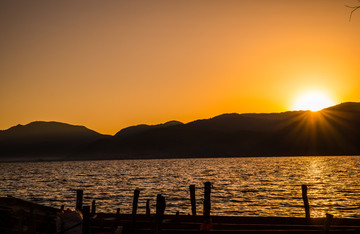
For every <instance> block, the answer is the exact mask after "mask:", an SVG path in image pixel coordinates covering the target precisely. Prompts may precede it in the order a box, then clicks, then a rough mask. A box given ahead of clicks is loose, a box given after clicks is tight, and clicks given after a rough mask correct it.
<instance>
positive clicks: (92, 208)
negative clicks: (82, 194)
mask: <svg viewBox="0 0 360 234" xmlns="http://www.w3.org/2000/svg"><path fill="white" fill-rule="evenodd" d="M95 213H96V205H95V200H93V201H92V203H91V215H95Z"/></svg>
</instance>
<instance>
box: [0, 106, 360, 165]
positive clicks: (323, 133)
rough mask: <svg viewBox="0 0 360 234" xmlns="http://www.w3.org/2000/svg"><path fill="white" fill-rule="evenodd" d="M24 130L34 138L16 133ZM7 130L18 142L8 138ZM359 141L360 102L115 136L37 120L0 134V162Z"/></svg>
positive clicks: (267, 152) (337, 146)
mask: <svg viewBox="0 0 360 234" xmlns="http://www.w3.org/2000/svg"><path fill="white" fill-rule="evenodd" d="M23 128H28V129H32V130H31V131H30V133H31V134H32V135H31V134H30V135H29V133H27V134H28V135H26V134H23V133H22V134H20V133H19V132H21V131H20V129H23ZM34 129H36V131H35V130H34ZM51 129H52V130H51ZM50 130H51V131H50ZM55 130H56V131H55ZM34 131H35V133H37V134H38V137H39V138H37V137H35V136H36V134H35V133H34ZM42 131H43V132H42ZM10 132H13V133H12V134H14V132H18V137H19V136H20V135H21V136H22V138H21V141H20V140H18V141H17V140H16V139H20V138H16V137H13V136H12V137H9V136H6V134H10ZM25 132H26V131H25ZM49 132H50V133H49ZM40 133H41V134H40ZM45 133H46V134H45ZM10 135H11V134H10ZM15 135H16V134H15ZM50 136H53V137H50ZM30 138H32V139H30ZM359 139H360V103H357V102H348V103H341V104H339V105H335V106H332V107H329V108H325V109H323V110H322V111H319V112H311V111H286V112H281V113H243V114H238V113H225V114H222V115H218V116H215V117H212V118H209V119H200V120H194V121H192V122H189V123H186V124H184V123H181V122H179V121H169V122H166V123H163V124H157V125H145V124H143V125H136V126H129V127H127V128H123V129H121V130H120V131H118V132H117V133H116V134H115V135H114V136H108V135H102V134H100V133H97V132H95V131H93V130H90V129H87V128H86V127H84V126H78V125H69V124H64V123H59V122H54V121H52V122H44V121H36V122H32V123H29V124H27V125H17V126H14V127H11V128H9V129H7V130H3V131H0V160H3V159H5V158H6V160H8V159H9V158H10V160H12V159H13V160H17V159H16V158H19V157H18V156H19V155H20V156H22V158H21V160H22V159H23V158H26V159H27V160H37V159H39V158H41V159H48V158H51V157H52V156H54V155H55V156H56V157H57V158H56V159H57V160H88V159H135V158H172V157H241V156H290V155H294V156H295V155H360V144H359V143H360V142H359ZM9 143H10V144H9Z"/></svg>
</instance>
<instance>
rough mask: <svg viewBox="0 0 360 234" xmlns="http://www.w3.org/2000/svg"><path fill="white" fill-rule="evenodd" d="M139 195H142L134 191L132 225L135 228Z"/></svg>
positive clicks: (137, 190) (136, 190) (138, 191)
mask: <svg viewBox="0 0 360 234" xmlns="http://www.w3.org/2000/svg"><path fill="white" fill-rule="evenodd" d="M139 194H140V190H139V189H135V190H134V200H133V208H132V225H133V226H135V225H136V211H137V207H138V201H139Z"/></svg>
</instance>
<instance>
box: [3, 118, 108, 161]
mask: <svg viewBox="0 0 360 234" xmlns="http://www.w3.org/2000/svg"><path fill="white" fill-rule="evenodd" d="M106 137H108V136H105V135H102V134H99V133H97V132H95V131H92V130H90V129H88V128H86V127H84V126H74V125H69V124H65V123H59V122H43V121H36V122H32V123H29V124H27V125H20V124H19V125H17V126H14V127H11V128H9V129H7V130H3V131H0V159H2V160H4V159H6V160H34V159H63V158H64V157H65V156H66V155H68V154H70V153H74V152H75V151H76V150H79V149H80V147H82V146H85V145H87V144H89V143H91V142H93V141H96V140H99V139H104V138H106Z"/></svg>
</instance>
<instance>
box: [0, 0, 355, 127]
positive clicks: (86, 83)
mask: <svg viewBox="0 0 360 234" xmlns="http://www.w3.org/2000/svg"><path fill="white" fill-rule="evenodd" d="M357 3H358V2H357V1H355V0H337V1H329V0H292V1H289V0H288V1H284V0H271V1H268V0H246V1H245V0H221V1H219V0H216V1H215V0H203V1H197V0H194V1H193V0H179V1H168V0H167V1H148V0H143V1H137V0H131V1H130V0H129V1H115V0H101V1H99V0H87V1H79V0H71V1H70V0H69V1H48V0H38V1H28V0H22V1H13V0H5V1H1V2H0V32H1V37H0V82H1V83H0V110H1V112H0V129H7V128H9V127H11V126H13V125H17V124H27V123H29V122H32V121H35V120H44V121H60V122H65V123H70V124H80V125H85V126H87V127H89V128H91V129H93V130H95V131H98V132H100V133H106V134H114V133H116V132H117V131H118V130H120V129H121V128H124V127H127V126H129V125H135V124H140V123H147V124H158V123H161V122H166V121H169V120H179V121H182V122H189V121H192V120H195V119H199V118H209V117H213V116H215V115H219V114H222V113H225V112H237V113H244V112H280V111H286V110H290V109H291V106H292V103H293V102H294V100H295V99H296V97H297V96H299V95H300V94H301V93H302V92H305V91H307V90H309V89H312V90H314V89H315V90H316V89H319V90H322V91H324V92H326V93H328V94H329V95H330V96H331V97H332V98H333V99H334V100H335V101H336V102H338V103H340V102H345V101H360V44H359V42H360V11H359V12H356V13H355V14H354V16H353V18H352V21H351V22H349V14H350V9H348V8H346V7H345V6H344V5H345V4H348V5H354V4H357Z"/></svg>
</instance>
